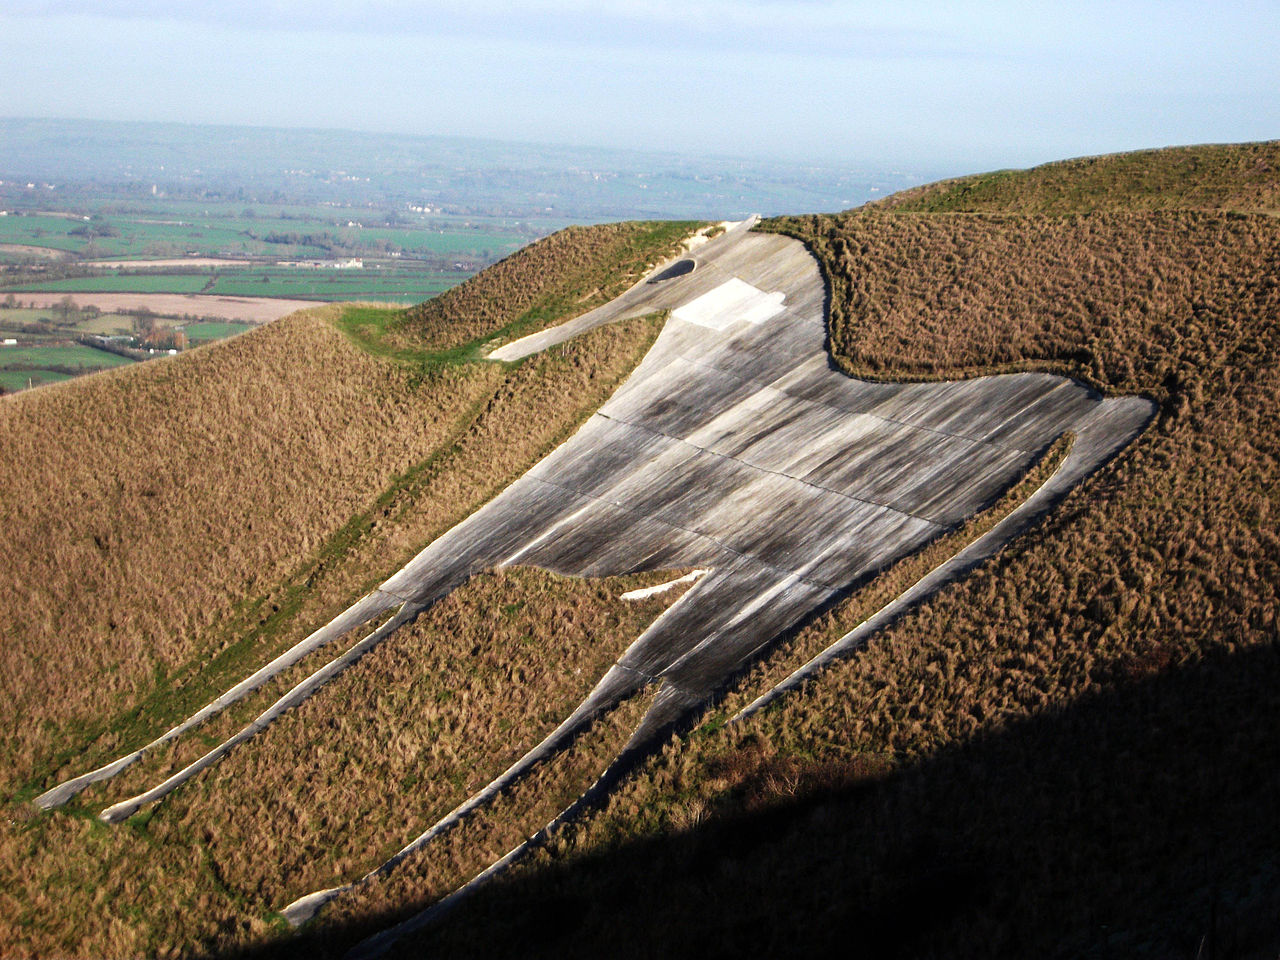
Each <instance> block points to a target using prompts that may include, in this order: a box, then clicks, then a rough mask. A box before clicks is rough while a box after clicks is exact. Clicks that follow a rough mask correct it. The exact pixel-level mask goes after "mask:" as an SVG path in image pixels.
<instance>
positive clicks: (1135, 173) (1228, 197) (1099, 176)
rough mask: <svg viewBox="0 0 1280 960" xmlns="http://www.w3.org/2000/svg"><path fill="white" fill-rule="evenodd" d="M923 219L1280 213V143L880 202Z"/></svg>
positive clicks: (960, 182) (1075, 167)
mask: <svg viewBox="0 0 1280 960" xmlns="http://www.w3.org/2000/svg"><path fill="white" fill-rule="evenodd" d="M874 206H875V207H876V208H878V209H881V210H892V211H897V212H902V213H906V212H916V213H1018V214H1039V213H1052V214H1063V213H1089V212H1095V211H1101V210H1128V211H1137V210H1238V211H1244V210H1249V211H1268V212H1272V213H1275V212H1277V211H1280V140H1270V141H1267V142H1265V143H1226V144H1206V145H1202V146H1191V147H1169V148H1165V149H1162V150H1136V151H1133V152H1131V153H1112V154H1106V155H1103V156H1097V157H1079V158H1076V159H1074V160H1060V161H1057V162H1056V163H1046V164H1044V165H1042V166H1039V167H1033V168H1031V169H1030V170H997V171H995V172H993V173H981V174H977V175H974V176H969V177H958V178H956V179H954V180H941V181H939V182H937V183H931V184H927V185H925V186H923V187H915V188H913V189H911V190H904V191H902V192H901V193H896V194H894V195H893V196H891V197H885V198H884V199H883V200H880V201H877V202H876V203H875V204H874Z"/></svg>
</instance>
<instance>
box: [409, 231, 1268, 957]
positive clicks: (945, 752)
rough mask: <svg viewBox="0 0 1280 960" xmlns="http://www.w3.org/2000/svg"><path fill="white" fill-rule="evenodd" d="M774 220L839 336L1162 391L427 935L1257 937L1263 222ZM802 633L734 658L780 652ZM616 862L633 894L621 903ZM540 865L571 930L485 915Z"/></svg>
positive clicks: (707, 941) (530, 948)
mask: <svg viewBox="0 0 1280 960" xmlns="http://www.w3.org/2000/svg"><path fill="white" fill-rule="evenodd" d="M776 228H777V229H781V230H783V231H785V232H789V233H792V234H794V235H796V236H799V237H800V238H802V239H803V240H805V242H806V243H808V244H809V245H810V246H811V248H812V249H813V250H814V251H815V252H816V253H817V255H818V256H819V258H820V260H821V261H822V263H823V267H824V270H825V272H826V275H827V277H828V279H829V282H830V283H831V288H832V299H833V318H832V329H831V337H832V343H833V347H834V349H835V351H836V356H837V359H838V360H839V361H840V362H841V363H842V364H843V365H845V366H846V369H849V370H852V371H857V372H870V373H873V374H874V375H876V376H880V377H885V378H901V377H907V378H913V377H942V376H948V377H951V376H964V375H969V374H972V373H976V372H992V371H995V370H1000V369H1023V368H1028V367H1031V368H1038V369H1045V368H1048V369H1053V370H1058V371H1061V372H1068V373H1073V374H1075V375H1077V376H1081V377H1083V378H1087V379H1088V380H1090V381H1091V382H1093V383H1095V384H1097V385H1098V386H1099V387H1101V388H1103V389H1104V390H1106V391H1108V392H1114V393H1146V394H1148V395H1150V396H1153V397H1155V398H1157V399H1158V400H1159V401H1160V407H1161V408H1160V413H1159V415H1158V417H1157V420H1156V421H1155V423H1154V424H1153V425H1152V427H1151V428H1150V429H1149V430H1148V432H1147V433H1146V434H1144V435H1143V437H1141V438H1140V439H1139V440H1138V441H1137V442H1136V443H1135V445H1134V446H1133V447H1132V448H1131V449H1129V450H1128V451H1126V452H1125V453H1124V454H1123V455H1122V456H1121V457H1120V458H1119V459H1118V460H1117V461H1116V462H1114V463H1113V464H1112V465H1110V466H1109V467H1107V468H1105V469H1104V470H1103V471H1102V472H1101V473H1099V474H1098V475H1096V476H1095V477H1093V478H1091V479H1090V480H1088V481H1087V482H1086V483H1084V484H1083V485H1081V486H1080V487H1079V488H1077V489H1076V490H1075V491H1074V492H1073V493H1072V494H1071V495H1070V496H1069V497H1068V498H1067V500H1066V501H1065V502H1064V504H1063V505H1062V506H1061V507H1059V508H1058V510H1057V511H1056V512H1055V513H1054V514H1053V515H1052V516H1051V517H1050V518H1049V519H1048V520H1047V521H1046V522H1045V523H1044V525H1043V526H1042V527H1041V528H1040V529H1039V530H1038V531H1037V532H1036V534H1034V535H1032V536H1028V537H1025V538H1023V539H1022V540H1020V541H1018V542H1017V543H1015V544H1014V545H1012V546H1011V547H1010V548H1008V549H1006V550H1005V551H1004V552H1003V553H1002V554H1001V555H1000V556H999V557H998V558H996V559H995V560H994V561H992V562H989V563H988V564H986V565H984V566H983V567H981V568H979V569H978V570H977V571H975V572H974V573H972V574H971V575H970V576H968V577H967V578H966V579H964V580H963V581H961V582H958V583H956V584H953V585H951V586H949V587H948V588H946V589H945V590H944V591H943V592H942V593H940V594H938V595H937V596H935V597H934V598H933V599H931V600H930V601H928V602H926V603H925V604H923V605H922V606H921V607H920V608H918V609H917V610H916V611H915V612H914V613H913V614H911V615H909V616H907V617H906V618H904V619H903V620H901V621H900V622H898V623H897V624H895V625H894V626H892V627H891V628H889V629H887V630H885V631H884V632H882V633H881V634H880V635H878V636H877V637H875V638H874V639H873V640H872V641H871V643H870V644H869V645H868V646H867V648H866V649H865V650H863V651H862V652H861V653H860V654H859V655H858V656H856V657H854V658H853V659H851V660H849V661H846V662H844V663H841V664H839V665H837V666H835V667H833V668H831V669H830V670H829V671H827V672H826V673H825V674H824V675H823V676H822V677H821V678H820V679H819V680H817V681H816V682H814V683H812V684H810V685H809V687H808V688H807V689H806V692H805V694H804V695H803V696H792V697H790V698H788V699H786V700H784V701H783V702H782V703H780V704H779V705H777V706H776V707H775V708H773V709H772V710H770V711H768V712H766V713H764V714H761V715H757V716H755V717H753V718H751V719H750V720H749V721H748V722H746V723H744V724H742V725H740V726H739V727H736V728H729V729H727V730H723V729H718V724H719V723H720V722H722V715H721V716H719V717H717V718H716V719H714V720H713V721H712V723H711V724H709V725H708V726H707V727H706V728H705V729H704V730H702V731H700V732H699V733H696V734H695V735H694V736H692V737H691V738H689V739H688V740H687V741H683V742H675V741H673V742H672V743H671V744H669V745H668V747H667V748H666V749H665V750H664V752H663V754H662V755H661V756H660V757H656V758H655V759H654V760H653V761H652V762H651V763H649V764H648V765H646V767H645V768H644V769H643V770H642V771H640V772H639V773H638V774H637V775H636V776H635V777H633V778H632V779H631V780H630V781H628V783H626V784H625V785H624V786H623V787H622V788H621V789H620V790H619V791H618V792H617V793H616V795H615V796H614V797H613V798H612V799H611V800H610V802H609V804H608V806H607V808H606V809H605V810H603V811H602V812H600V813H599V814H598V815H597V816H595V817H592V818H591V819H590V820H589V821H587V822H585V823H583V824H582V825H580V827H579V828H578V829H577V830H575V831H574V833H573V840H572V844H571V847H570V850H571V853H570V854H569V855H566V856H565V857H562V858H560V859H558V860H557V859H556V858H554V857H551V856H549V855H544V856H542V857H541V858H539V860H538V861H537V862H536V863H533V864H530V865H529V867H527V868H526V869H525V870H523V871H521V873H520V875H519V877H518V878H513V884H512V885H511V886H510V887H508V888H506V889H505V890H504V892H503V893H502V894H501V899H500V895H499V894H498V893H497V892H495V893H494V895H493V896H492V897H490V898H482V900H481V901H480V902H478V903H477V904H476V905H475V906H474V907H473V908H472V911H469V912H465V913H464V914H462V915H460V916H459V917H458V920H457V922H456V923H451V924H450V925H449V926H448V927H447V929H445V930H442V931H438V932H437V933H436V934H434V935H433V939H432V944H433V949H435V950H436V952H437V954H438V955H459V956H466V955H477V954H479V953H492V954H493V955H502V954H503V953H504V951H505V952H506V953H507V954H508V955H512V954H515V953H518V954H520V955H526V956H537V955H555V956H557V957H567V956H587V955H591V954H593V953H596V952H598V951H599V950H600V949H601V948H602V944H604V943H606V942H608V943H616V944H618V949H617V951H616V953H617V955H619V956H632V955H635V956H640V955H646V954H650V955H652V954H655V953H661V954H667V955H673V956H682V955H697V954H700V953H701V952H704V951H705V950H706V949H708V948H712V947H713V945H714V944H721V945H722V946H724V948H725V949H728V950H734V949H741V948H743V946H744V944H746V943H750V944H752V945H754V946H753V949H759V950H763V951H772V950H785V949H788V946H787V945H788V944H790V947H789V948H790V949H804V950H815V951H823V950H833V949H838V948H839V949H843V948H845V947H847V946H848V944H849V943H850V942H861V943H864V944H867V945H868V949H870V950H871V952H873V953H875V954H880V955H903V956H921V955H930V956H973V955H986V956H991V955H1010V956H1028V955H1037V956H1039V955H1058V956H1078V955H1083V954H1086V953H1092V952H1095V951H1096V952H1101V953H1102V954H1108V955H1133V954H1134V953H1140V952H1143V951H1147V952H1150V953H1152V954H1153V955H1170V954H1171V953H1172V952H1175V951H1179V950H1184V949H1185V950H1187V951H1189V952H1190V953H1194V952H1195V951H1196V944H1197V943H1199V944H1201V946H1202V947H1203V948H1204V949H1222V950H1225V948H1224V947H1223V946H1222V945H1223V944H1224V943H1233V944H1234V943H1242V944H1248V943H1253V944H1255V945H1256V947H1257V948H1258V950H1259V951H1260V952H1259V953H1258V955H1262V954H1263V953H1265V950H1266V949H1267V948H1273V947H1274V943H1275V941H1274V939H1269V937H1273V936H1274V933H1275V931H1274V928H1273V927H1274V925H1273V924H1272V922H1271V920H1270V919H1268V918H1273V917H1274V913H1273V911H1272V906H1274V903H1273V901H1274V897H1273V896H1272V895H1271V893H1269V892H1268V891H1271V890H1273V887H1272V886H1271V885H1270V884H1269V881H1268V879H1267V878H1268V877H1271V876H1274V870H1275V864H1276V863H1277V862H1280V837H1278V836H1277V832H1276V831H1275V829H1274V825H1273V824H1272V825H1271V826H1268V825H1267V821H1269V820H1270V818H1269V817H1267V816H1266V815H1265V814H1259V813H1257V812H1256V811H1262V810H1265V809H1268V805H1269V800H1268V797H1269V796H1271V792H1272V789H1273V788H1274V786H1275V785H1276V775H1277V771H1278V770H1280V764H1277V757H1276V745H1275V742H1274V735H1273V733H1274V730H1273V729H1272V731H1271V733H1270V734H1268V732H1267V731H1265V730H1255V729H1254V722H1255V721H1254V720H1253V719H1252V717H1253V714H1259V717H1261V716H1263V715H1265V717H1267V718H1274V710H1272V709H1271V708H1270V707H1267V708H1266V709H1262V710H1261V712H1259V710H1260V708H1259V707H1258V706H1257V705H1258V704H1261V703H1263V702H1266V703H1268V704H1270V703H1271V702H1272V701H1271V699H1270V698H1271V697H1272V696H1273V695H1272V693H1270V692H1269V691H1270V690H1271V688H1272V687H1273V685H1274V682H1275V679H1276V676H1277V669H1276V664H1275V657H1274V652H1275V642H1276V635H1277V630H1278V629H1280V616H1278V614H1280V536H1277V533H1276V525H1275V522H1274V521H1275V517H1276V516H1277V507H1278V506H1280V504H1278V503H1277V497H1278V493H1277V491H1280V482H1277V481H1278V480H1280V477H1278V476H1277V469H1278V467H1280V408H1278V406H1277V402H1276V398H1277V397H1278V396H1280V362H1278V358H1280V284H1277V282H1276V279H1275V272H1274V264H1276V263H1277V262H1280V224H1277V222H1276V221H1275V219H1274V218H1270V217H1262V216H1228V215H1223V214H1207V213H1154V214H1133V215H1131V214H1095V215H1089V216H1070V217H1056V218H1049V217H1043V216H1038V215H1037V216H1030V217H1008V216H962V215H948V216H946V217H930V216H921V215H915V214H912V215H873V214H851V215H845V216H841V217H807V218H793V219H789V220H785V221H782V222H781V223H777V224H776ZM855 608H856V604H850V605H849V612H850V613H851V612H852V611H853V610H854V609H855ZM860 613H861V611H859V612H858V613H857V614H851V615H850V616H849V617H848V619H847V620H843V621H842V618H841V616H840V612H839V611H837V613H836V614H835V615H833V617H832V618H830V619H831V620H832V621H833V622H831V623H827V622H825V621H820V622H819V623H817V624H815V625H814V626H813V627H812V628H811V631H818V632H821V631H827V634H825V635H821V636H817V638H816V642H815V643H814V644H812V646H813V647H815V648H816V647H820V646H822V641H824V640H825V639H826V636H827V635H830V634H835V633H838V632H839V631H840V630H841V629H848V628H849V627H851V626H853V623H854V621H856V620H857V619H858V618H859V616H860ZM804 636H805V635H802V636H801V638H798V640H799V642H798V643H797V644H792V645H790V646H787V647H784V648H782V649H781V650H780V651H779V654H778V657H779V658H786V659H774V660H770V661H768V662H766V663H765V664H763V665H762V666H761V667H760V668H759V669H758V670H757V671H756V672H755V673H754V674H752V675H750V676H749V677H748V683H752V682H754V683H760V682H761V680H762V678H766V677H771V676H780V675H783V674H784V673H785V672H786V671H787V670H789V669H791V668H793V667H795V666H797V665H798V661H799V660H801V659H803V657H804V656H805V655H807V654H808V653H811V652H812V650H811V649H803V651H802V653H803V655H802V656H799V657H797V656H796V653H797V652H800V651H799V650H798V648H804V647H805V643H804ZM1246 661H1248V664H1249V665H1247V666H1246V665H1243V664H1245V662H1246ZM1233 663H1240V664H1242V666H1241V667H1238V668H1235V670H1237V671H1239V672H1238V673H1236V672H1233V668H1232V667H1231V664H1233ZM1202 678H1203V679H1202ZM1208 691H1213V692H1212V693H1210V692H1208ZM747 692H754V691H753V690H749V691H747ZM745 695H746V693H744V694H741V695H739V694H734V695H733V696H734V697H742V698H745ZM1219 696H1220V697H1221V699H1218V697H1219ZM1251 703H1252V704H1253V706H1252V707H1251V706H1250V704H1251ZM1184 717H1194V718H1196V720H1195V721H1194V722H1192V721H1185V720H1183V719H1182V718H1184ZM1258 722H1264V723H1265V722H1268V721H1264V720H1261V719H1260V720H1259V721H1258ZM1238 744H1239V745H1243V744H1247V745H1248V746H1247V747H1245V746H1238ZM1046 751H1047V752H1046ZM1044 791H1050V793H1046V794H1044V795H1043V796H1042V793H1043V792H1044ZM1052 791H1059V792H1056V793H1053V792H1052ZM741 818H745V819H741ZM1224 818H1225V819H1224ZM738 823H741V825H740V826H735V824H738ZM1233 823H1238V824H1240V825H1241V826H1240V827H1238V828H1233V826H1232V824H1233ZM691 827H696V830H695V832H694V833H693V834H688V835H686V834H679V833H677V832H678V831H685V830H689V829H690V828H691ZM784 827H785V828H784ZM1236 829H1239V830H1243V831H1246V833H1245V834H1244V835H1237V834H1236V833H1235V832H1234V830H1236ZM597 858H603V859H597ZM938 871H942V872H941V873H939V872H938ZM810 877H812V878H813V879H812V880H811V879H809V878H810ZM939 884H941V886H938V885H939ZM632 896H634V897H638V898H639V899H641V900H643V901H644V902H645V903H646V904H647V907H646V911H645V912H644V914H643V916H642V917H639V918H636V919H630V917H631V916H632V915H631V914H630V913H629V905H630V904H631V903H632V901H631V900H629V899H628V898H629V897H632ZM516 897H518V898H519V899H513V898H516ZM546 897H556V898H561V899H562V900H563V902H568V903H574V904H577V905H579V907H580V915H579V917H578V918H577V920H576V921H575V922H576V923H577V930H578V931H579V933H578V934H576V935H574V936H572V937H567V938H562V939H558V940H557V939H555V938H553V937H551V936H550V935H549V934H547V935H543V936H542V937H541V939H539V940H538V941H536V942H533V943H529V942H525V943H522V944H520V945H519V947H518V948H517V947H516V945H515V944H513V943H512V942H511V941H508V940H506V939H505V938H504V936H503V935H502V933H501V932H499V933H496V934H494V935H493V936H487V935H486V934H485V933H483V932H481V931H485V930H487V929H488V927H486V924H493V923H495V922H496V918H497V917H498V916H499V915H501V916H502V918H503V921H502V922H503V924H504V927H503V929H511V930H529V929H530V928H531V925H533V924H534V923H535V920H534V918H533V914H535V913H536V912H537V911H539V910H540V909H542V905H543V904H544V903H545V902H546V900H545V898H546ZM974 898H981V899H977V900H975V899H974ZM940 904H945V905H946V908H945V909H942V910H940V911H938V910H935V909H934V908H935V906H937V905H940ZM1214 917H1217V918H1219V919H1218V920H1215V919H1213V918H1214ZM1224 917H1230V924H1231V926H1230V927H1229V928H1228V927H1226V926H1215V924H1219V923H1223V924H1225V923H1226V922H1227V921H1225V920H1222V919H1221V918H1224ZM1101 924H1105V925H1106V927H1105V931H1104V932H1102V933H1099V929H1100V925H1101ZM695 930H696V933H695V932H694V931H695ZM744 931H745V934H744ZM788 931H789V932H788ZM1268 931H1270V933H1268ZM788 937H790V938H792V939H787V938H788ZM851 938H852V940H851ZM1224 938H1228V939H1224ZM735 944H736V947H735V946H734V945H735ZM799 944H803V945H804V946H799ZM1205 944H1210V945H1211V946H1208V947H1206V946H1204V945H1205ZM1215 944H1216V945H1217V946H1216V947H1214V946H1212V945H1215ZM416 947H417V945H416V944H415V943H408V944H406V945H405V947H404V952H405V953H406V954H407V953H412V951H413V950H414V949H416ZM1233 949H1234V948H1233ZM1224 955H1228V954H1226V953H1224ZM1241 955H1253V954H1248V953H1245V954H1241Z"/></svg>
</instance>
